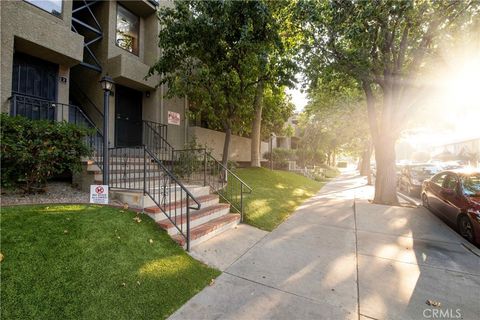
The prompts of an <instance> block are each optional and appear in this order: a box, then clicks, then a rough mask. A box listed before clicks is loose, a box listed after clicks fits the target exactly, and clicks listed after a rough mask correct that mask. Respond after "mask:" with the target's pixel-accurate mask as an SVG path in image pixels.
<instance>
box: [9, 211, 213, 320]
mask: <svg viewBox="0 0 480 320" xmlns="http://www.w3.org/2000/svg"><path fill="white" fill-rule="evenodd" d="M134 217H135V213H133V212H130V211H124V210H120V209H115V208H110V207H98V206H88V205H50V206H22V207H7V208H2V209H1V245H2V246H1V252H2V254H3V255H4V260H3V262H1V277H2V278H1V318H2V319H5V320H6V319H162V318H166V317H167V316H168V315H170V314H171V313H173V312H174V311H175V310H176V309H178V308H179V307H180V306H182V305H183V304H184V303H185V302H186V301H187V300H188V299H190V298H191V297H192V296H193V295H195V294H196V293H197V292H199V291H200V290H201V289H202V288H204V287H205V286H207V285H208V284H209V283H210V282H211V280H212V279H213V278H215V277H217V276H218V275H219V274H220V272H219V271H217V270H215V269H212V268H209V267H207V266H205V265H203V264H201V263H200V262H198V261H196V260H194V259H192V258H191V257H190V256H188V255H187V254H186V253H185V252H184V251H183V250H182V249H181V248H180V247H179V246H178V245H177V244H175V243H174V242H173V241H172V240H171V239H170V237H169V236H168V235H167V234H166V233H165V232H164V231H161V230H160V229H159V228H158V227H157V226H156V225H155V223H154V222H153V220H151V219H150V218H148V217H147V216H141V220H142V221H141V222H140V223H138V222H135V221H134V219H133V218H134ZM150 239H151V240H152V241H150Z"/></svg>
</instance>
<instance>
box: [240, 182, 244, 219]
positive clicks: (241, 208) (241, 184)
mask: <svg viewBox="0 0 480 320" xmlns="http://www.w3.org/2000/svg"><path fill="white" fill-rule="evenodd" d="M240 222H243V183H240Z"/></svg>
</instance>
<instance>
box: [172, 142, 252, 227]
mask: <svg viewBox="0 0 480 320" xmlns="http://www.w3.org/2000/svg"><path fill="white" fill-rule="evenodd" d="M173 160H174V161H173V163H174V167H173V170H172V171H173V173H174V174H175V175H177V176H179V177H180V178H181V179H184V180H186V181H191V182H195V183H203V185H204V186H209V187H210V188H211V189H212V190H213V191H214V192H216V193H217V194H218V195H219V196H220V197H221V198H222V199H223V200H225V201H226V202H228V203H229V204H230V206H231V207H232V208H233V209H234V210H236V211H237V212H239V213H240V215H241V221H243V214H244V208H243V200H244V194H245V193H251V192H252V191H253V190H252V188H251V187H250V186H249V185H247V184H246V183H245V182H244V181H243V180H242V179H240V177H238V176H237V175H236V174H235V173H234V172H232V171H231V170H230V169H228V168H227V167H225V166H224V165H223V164H222V163H220V162H219V161H218V160H217V159H215V158H214V157H213V156H212V155H211V154H210V153H209V152H208V151H207V150H206V149H205V148H197V149H182V150H174V159H173ZM229 177H230V179H229ZM227 180H229V181H227ZM236 187H237V188H238V189H236Z"/></svg>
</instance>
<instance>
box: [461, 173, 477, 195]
mask: <svg viewBox="0 0 480 320" xmlns="http://www.w3.org/2000/svg"><path fill="white" fill-rule="evenodd" d="M462 180H463V181H462V182H463V193H464V194H465V195H466V196H467V197H480V174H473V175H471V176H465V177H463V178H462Z"/></svg>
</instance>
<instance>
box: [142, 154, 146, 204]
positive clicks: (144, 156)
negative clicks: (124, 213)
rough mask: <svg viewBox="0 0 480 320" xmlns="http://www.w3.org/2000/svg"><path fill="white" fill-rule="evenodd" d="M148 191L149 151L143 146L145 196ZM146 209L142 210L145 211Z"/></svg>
mask: <svg viewBox="0 0 480 320" xmlns="http://www.w3.org/2000/svg"><path fill="white" fill-rule="evenodd" d="M146 189H147V149H146V148H145V146H143V196H145V191H146ZM143 209H144V208H142V210H143Z"/></svg>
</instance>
